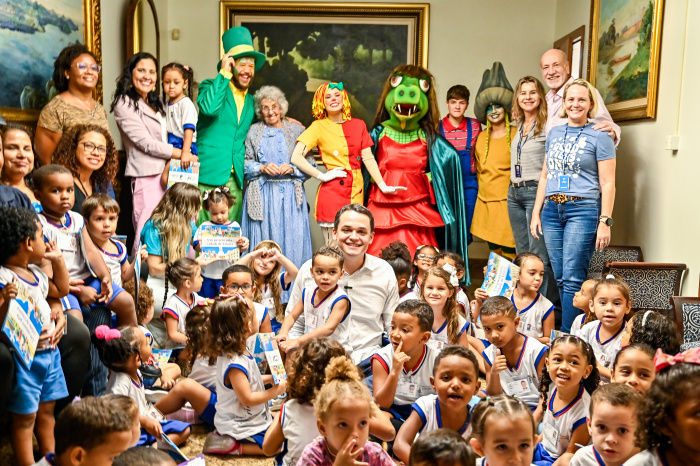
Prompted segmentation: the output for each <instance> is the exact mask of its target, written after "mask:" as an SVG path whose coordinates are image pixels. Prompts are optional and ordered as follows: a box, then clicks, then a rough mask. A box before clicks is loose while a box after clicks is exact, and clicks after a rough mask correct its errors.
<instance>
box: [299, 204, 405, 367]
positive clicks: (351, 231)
mask: <svg viewBox="0 0 700 466" xmlns="http://www.w3.org/2000/svg"><path fill="white" fill-rule="evenodd" d="M333 239H334V240H335V241H336V242H337V244H338V247H339V248H340V250H341V251H342V253H343V269H344V273H343V277H342V278H341V279H340V281H339V282H338V285H339V286H340V287H342V289H343V290H344V291H345V293H346V294H347V295H348V297H349V298H350V304H351V306H352V309H353V311H352V312H351V313H350V323H349V326H348V327H349V330H350V344H351V346H352V360H353V362H355V364H359V365H360V368H361V369H362V370H363V371H364V372H365V373H366V374H367V373H368V372H369V369H370V368H369V358H370V357H371V356H372V355H373V354H374V353H375V352H376V351H377V350H378V349H379V348H381V347H382V346H383V345H382V332H384V331H385V330H387V329H388V328H389V326H390V324H391V316H392V315H393V313H394V309H395V308H396V305H397V304H398V302H399V287H398V284H397V282H396V276H395V275H394V270H393V269H392V268H391V266H390V265H389V264H388V263H387V262H386V261H384V260H382V259H379V258H378V257H375V256H372V255H369V254H367V248H368V247H369V245H370V244H371V243H372V240H373V239H374V217H373V216H372V213H371V212H370V211H369V210H368V209H367V208H366V207H363V206H361V205H359V204H348V205H346V206H345V207H343V208H341V209H340V210H339V211H338V213H337V214H336V216H335V222H334V226H333ZM314 284H315V282H314V278H313V276H312V274H311V261H310V260H309V261H307V262H305V263H304V265H302V266H301V267H300V268H299V275H297V279H296V281H295V282H294V289H293V290H292V294H291V295H290V297H289V304H288V305H287V310H286V313H287V314H288V313H290V312H291V311H292V309H293V308H294V305H295V304H296V303H297V302H299V300H300V299H301V293H302V290H303V289H304V288H306V287H309V286H314ZM290 333H293V334H297V335H303V334H304V318H303V317H300V318H299V319H298V320H297V321H296V323H295V325H294V327H293V328H292V331H291V332H290Z"/></svg>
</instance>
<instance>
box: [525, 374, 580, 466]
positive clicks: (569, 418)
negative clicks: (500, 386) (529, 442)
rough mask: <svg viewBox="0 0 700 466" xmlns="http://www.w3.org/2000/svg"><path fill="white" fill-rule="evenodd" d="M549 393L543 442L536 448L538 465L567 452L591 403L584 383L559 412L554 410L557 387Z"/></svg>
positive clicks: (553, 459) (548, 462)
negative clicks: (572, 437)
mask: <svg viewBox="0 0 700 466" xmlns="http://www.w3.org/2000/svg"><path fill="white" fill-rule="evenodd" d="M549 393H551V394H550V395H549V397H548V401H547V411H546V412H545V413H544V419H543V421H542V427H543V434H544V435H543V436H542V443H538V444H537V447H536V448H535V455H534V460H535V461H534V463H535V464H538V465H539V464H551V463H554V461H556V459H557V458H559V457H560V456H561V455H563V454H564V453H565V452H566V450H567V449H568V448H569V442H570V441H571V436H572V435H573V433H574V431H575V430H576V429H577V428H578V427H579V426H581V425H583V424H585V423H586V416H588V413H589V406H590V404H591V396H590V395H589V394H588V392H587V391H586V390H585V389H584V388H583V384H581V386H580V387H579V391H578V394H577V395H576V397H575V398H574V399H573V400H572V401H571V403H569V404H568V405H567V406H565V407H564V408H562V409H561V410H559V411H557V412H554V411H553V409H554V398H555V397H556V395H557V389H556V388H554V389H551V388H550V392H549Z"/></svg>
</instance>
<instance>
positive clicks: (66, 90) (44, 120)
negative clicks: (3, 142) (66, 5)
mask: <svg viewBox="0 0 700 466" xmlns="http://www.w3.org/2000/svg"><path fill="white" fill-rule="evenodd" d="M101 70H102V67H101V66H100V65H98V64H97V60H96V59H95V56H94V55H93V54H92V52H90V51H89V50H88V49H87V47H85V45H83V44H73V45H69V46H68V47H66V48H64V49H63V50H61V53H59V54H58V57H57V58H56V61H55V62H54V64H53V85H54V87H55V90H56V92H58V95H56V96H55V97H54V98H53V99H51V101H50V102H49V103H48V104H47V105H46V107H44V108H43V109H42V110H41V113H40V114H39V121H38V123H37V126H36V141H35V148H36V155H37V157H38V158H39V161H40V162H41V165H46V164H49V163H51V156H53V154H54V152H55V151H56V147H57V146H58V141H60V139H61V135H62V134H63V133H65V132H66V131H67V130H68V129H69V128H71V127H73V126H75V125H97V126H100V127H102V128H104V129H105V130H109V125H108V123H107V112H106V111H105V109H104V107H103V106H102V104H100V103H99V102H97V101H96V100H95V99H94V98H93V94H92V93H93V91H94V90H95V87H96V86H97V82H98V81H99V79H100V71H101Z"/></svg>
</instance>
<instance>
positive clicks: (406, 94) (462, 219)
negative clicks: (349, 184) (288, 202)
mask: <svg viewBox="0 0 700 466" xmlns="http://www.w3.org/2000/svg"><path fill="white" fill-rule="evenodd" d="M381 99H382V101H383V102H384V108H381V109H380V110H379V111H378V112H377V115H376V116H375V119H374V124H373V127H374V128H373V129H372V131H371V134H370V135H371V137H372V139H373V141H374V146H373V148H372V149H373V150H374V155H375V157H376V159H377V164H378V165H379V170H380V172H381V174H382V177H383V178H384V182H385V183H386V184H388V185H390V186H405V187H407V188H408V189H407V190H406V191H399V192H397V193H392V194H384V193H382V192H381V190H380V189H379V188H378V187H377V186H376V185H374V184H373V185H372V186H371V188H370V189H369V190H368V189H365V192H369V199H368V202H367V207H368V208H369V210H370V211H371V212H372V214H373V215H374V222H375V226H374V228H375V236H374V241H373V242H372V244H371V245H370V248H369V250H368V252H369V253H370V254H374V255H379V254H380V253H381V250H382V249H383V248H384V247H386V246H388V245H389V243H391V242H393V241H397V240H398V241H402V242H403V243H405V244H406V245H407V246H408V249H409V251H411V253H413V252H414V251H415V250H416V249H417V248H418V247H419V246H421V245H425V244H431V245H435V246H438V247H439V248H441V249H442V248H445V249H448V250H451V251H454V252H456V253H458V254H460V255H461V256H462V257H463V258H464V260H465V262H466V261H467V260H468V255H467V220H466V213H465V208H464V192H463V187H462V186H463V185H462V170H461V165H460V160H459V154H458V153H457V151H456V150H455V149H454V147H453V146H452V144H450V143H449V142H448V141H447V140H446V139H444V138H443V137H442V136H440V134H439V132H438V131H437V123H438V121H439V112H438V105H437V100H436V97H435V90H434V86H433V76H432V75H431V74H430V72H429V71H428V70H426V69H425V68H422V67H419V66H415V65H402V66H399V67H398V68H396V69H395V70H394V71H393V73H392V74H391V76H390V77H389V79H388V80H387V82H386V84H385V86H384V92H383V94H382V98H381ZM365 179H366V180H368V179H369V177H366V178H365ZM464 281H465V282H466V283H467V284H469V283H470V279H469V271H468V270H467V271H466V273H465V276H464Z"/></svg>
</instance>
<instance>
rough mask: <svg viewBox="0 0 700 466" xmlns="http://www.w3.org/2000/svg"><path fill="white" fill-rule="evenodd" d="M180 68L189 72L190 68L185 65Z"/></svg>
mask: <svg viewBox="0 0 700 466" xmlns="http://www.w3.org/2000/svg"><path fill="white" fill-rule="evenodd" d="M182 67H183V68H184V69H186V70H187V71H189V70H190V67H189V66H187V65H182Z"/></svg>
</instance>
